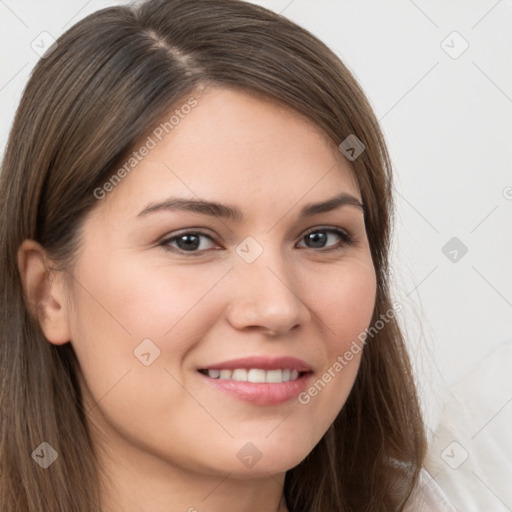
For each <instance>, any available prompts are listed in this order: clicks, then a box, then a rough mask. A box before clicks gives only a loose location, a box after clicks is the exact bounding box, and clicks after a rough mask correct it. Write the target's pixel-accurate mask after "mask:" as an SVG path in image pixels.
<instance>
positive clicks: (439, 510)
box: [404, 469, 457, 512]
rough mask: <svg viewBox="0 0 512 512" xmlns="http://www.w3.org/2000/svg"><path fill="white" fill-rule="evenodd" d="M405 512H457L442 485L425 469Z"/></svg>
mask: <svg viewBox="0 0 512 512" xmlns="http://www.w3.org/2000/svg"><path fill="white" fill-rule="evenodd" d="M404 512H457V510H456V509H455V507H454V506H453V505H452V504H451V503H450V501H449V500H448V498H447V497H446V494H445V493H444V492H443V490H442V489H441V487H439V485H438V484H437V482H436V481H435V480H434V479H433V478H432V476H431V475H430V473H428V472H427V471H426V470H425V469H422V470H421V473H420V479H419V482H418V486H417V488H416V491H415V492H414V493H413V497H411V498H410V502H409V503H408V504H407V506H406V507H405V511H404Z"/></svg>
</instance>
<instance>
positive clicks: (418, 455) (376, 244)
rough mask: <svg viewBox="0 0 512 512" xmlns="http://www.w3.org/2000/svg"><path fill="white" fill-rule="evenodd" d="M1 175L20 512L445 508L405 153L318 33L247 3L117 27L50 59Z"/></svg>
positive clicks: (84, 24)
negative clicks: (409, 299) (394, 239)
mask: <svg viewBox="0 0 512 512" xmlns="http://www.w3.org/2000/svg"><path fill="white" fill-rule="evenodd" d="M0 179H1V183H0V185H1V188H0V190H1V192H0V194H1V196H0V197H1V216H2V230H3V232H2V238H1V240H2V242H1V251H2V253H1V254H2V261H3V265H2V270H1V289H2V299H1V300H2V307H1V313H0V314H1V322H0V325H1V338H0V346H1V350H2V357H1V379H2V388H1V389H2V393H1V409H2V424H1V435H0V449H1V452H2V454H3V457H2V462H1V468H2V469H1V475H2V476H1V485H0V488H1V491H0V493H1V501H2V510H3V511H5V512H14V511H24V512H27V511H28V512H35V511H39V510H41V509H45V510H52V511H57V510H66V511H81V512H85V511H98V510H101V511H103V512H113V511H121V510H122V511H142V510H144V511H145V510H148V511H152V512H161V511H162V512H163V511H166V512H169V511H172V512H174V511H186V510H188V511H194V510H198V511H201V510H208V511H217V510H222V511H235V510H236V511H242V510H243V511H256V510H258V511H275V510H278V511H280V512H282V511H290V512H292V511H293V512H298V511H308V512H320V511H326V510H329V511H340V512H341V511H362V510H371V511H395V510H420V508H419V503H420V501H421V500H422V499H423V500H425V499H426V500H428V499H430V497H429V496H433V495H432V494H431V493H430V492H426V489H429V488H431V486H428V487H425V484H424V482H423V481H422V480H420V479H421V478H425V477H426V475H425V473H423V472H422V463H423V460H424V457H425V452H426V441H425V434H424V426H423V423H422V419H421V414H420V408H419V405H418V399H417V396H416V391H415V387H414V379H413V376H412V373H411V367H410V364H409V359H408V356H407V352H406V350H405V346H404V340H403V338H402V335H401V333H400V330H399V327H398V324H397V322H396V319H395V315H396V312H397V311H399V310H400V307H401V306H400V304H397V303H393V301H392V299H391V297H390V292H389V288H388V280H387V276H388V274H387V273H388V248H389V243H390V238H389V237H390V216H391V211H392V197H391V169H390V164H389V158H388V154H387V150H386V147H385V143H384V140H383V136H382V134H381V131H380V129H379V126H378V124H377V121H376V119H375V117H374V115H373V113H372V111H371V108H370V106H369V104H368V102H367V100H366V99H365V96H364V94H363V93H362V91H361V89H360V87H359V86H358V84H357V83H356V81H355V79H354V78H353V77H352V76H351V74H350V73H349V72H348V70H347V69H346V68H345V67H344V65H343V64H342V63H341V62H340V61H339V59H338V58H337V57H336V56H335V55H334V54H333V53H332V52H331V51H330V50H329V49H328V48H327V47H326V46H325V45H324V44H322V43H321V42H320V41H318V40H317V39H316V38H315V37H313V36H312V35H311V34H310V33H308V32H307V31H305V30H304V29H301V28H299V27H298V26H296V25H295V24H293V23H292V22H290V21H289V20H287V19H286V18H284V17H281V16H279V15H276V14H274V13H272V12H270V11H268V10H265V9H263V8H260V7H257V6H254V5H251V4H248V3H244V2H241V1H238V0H190V1H189V0H186V1H183V0H182V1H177V0H150V1H148V2H146V3H143V4H142V5H141V6H139V7H133V6H130V7H128V6H126V7H112V8H108V9H104V10H102V11H99V12H97V13H95V14H93V15H91V16H89V17H87V18H86V19H84V20H82V21H80V22H79V23H77V24H76V25H75V26H74V27H72V28H71V29H70V30H69V31H68V32H66V33H65V34H64V35H63V36H62V37H61V38H59V40H58V44H57V45H56V46H55V47H54V48H51V50H49V51H48V52H47V54H46V55H45V56H44V58H43V59H42V60H41V61H40V62H39V63H38V65H37V66H36V68H35V70H34V72H33V75H32V77H31V79H30V81H29V83H28V85H27V88H26V90H25V92H24V96H23V98H22V101H21V104H20V107H19V109H18V112H17V114H16V119H15V122H14V125H13V128H12V131H11V134H10V138H9V142H8V147H7V151H6V154H5V158H4V161H3V165H2V173H1V177H0ZM422 496H423V498H422ZM432 510H434V509H432ZM435 510H445V509H443V508H441V506H440V505H438V508H436V509H435Z"/></svg>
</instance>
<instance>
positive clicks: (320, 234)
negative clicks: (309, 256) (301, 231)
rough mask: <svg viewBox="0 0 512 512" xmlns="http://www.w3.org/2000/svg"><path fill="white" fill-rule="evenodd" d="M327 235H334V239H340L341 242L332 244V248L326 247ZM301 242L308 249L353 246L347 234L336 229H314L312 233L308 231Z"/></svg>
mask: <svg viewBox="0 0 512 512" xmlns="http://www.w3.org/2000/svg"><path fill="white" fill-rule="evenodd" d="M329 235H335V238H336V237H338V238H339V239H341V242H338V244H334V247H331V245H332V244H330V245H327V243H328V241H329ZM303 240H305V241H306V243H307V244H309V245H308V246H307V247H308V248H309V249H325V247H331V249H338V248H342V247H344V246H346V245H351V244H353V240H352V237H351V236H350V235H349V234H348V233H347V232H345V231H343V230H341V229H337V228H316V229H315V230H314V231H310V232H309V233H307V234H306V235H304V237H303ZM329 250H330V249H329Z"/></svg>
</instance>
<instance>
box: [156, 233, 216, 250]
mask: <svg viewBox="0 0 512 512" xmlns="http://www.w3.org/2000/svg"><path fill="white" fill-rule="evenodd" d="M201 238H204V239H207V240H209V241H210V242H213V239H212V237H211V236H209V235H207V234H206V233H201V232H200V231H186V232H183V233H180V234H178V235H174V236H172V237H170V238H166V239H165V240H162V241H161V242H160V244H159V245H161V246H162V247H163V248H164V249H166V250H169V251H174V252H182V253H183V252H188V253H192V254H194V253H196V254H200V253H201V252H202V251H205V250H207V249H208V247H204V245H205V244H204V243H201ZM173 243H175V244H176V245H177V247H175V246H173V245H172V244H173ZM206 245H208V244H206Z"/></svg>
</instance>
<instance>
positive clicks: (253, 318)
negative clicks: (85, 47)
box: [19, 88, 376, 512]
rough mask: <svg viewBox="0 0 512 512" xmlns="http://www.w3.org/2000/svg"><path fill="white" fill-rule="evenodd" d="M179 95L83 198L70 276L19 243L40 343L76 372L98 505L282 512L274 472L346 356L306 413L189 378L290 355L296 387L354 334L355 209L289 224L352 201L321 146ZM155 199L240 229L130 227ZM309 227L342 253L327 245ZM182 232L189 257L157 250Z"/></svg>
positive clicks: (270, 119)
mask: <svg viewBox="0 0 512 512" xmlns="http://www.w3.org/2000/svg"><path fill="white" fill-rule="evenodd" d="M195 97H196V98H197V99H198V105H197V106H196V107H195V108H194V109H192V111H191V112H190V113H189V114H188V115H187V116H186V117H185V118H184V119H182V120H180V123H179V125H178V126H176V127H175V128H174V130H173V131H172V132H171V133H170V135H168V136H166V137H165V138H164V139H163V140H162V141H161V142H159V144H158V145H157V147H156V148H154V149H153V150H151V151H150V153H149V154H148V155H147V156H146V157H145V158H144V159H143V160H142V161H141V162H140V163H139V164H138V165H137V167H136V168H135V169H134V170H132V171H131V173H130V174H128V175H127V176H126V177H125V178H124V179H123V180H122V182H121V183H120V184H118V185H117V186H116V187H115V188H114V189H113V190H112V191H111V192H109V193H108V194H107V195H106V197H105V198H104V199H101V200H99V201H98V205H97V207H96V208H95V210H94V211H93V212H92V213H91V214H90V215H89V216H88V218H87V219H86V222H85V224H84V229H83V242H82V245H81V248H80V251H79V254H78V257H77V260H76V263H75V265H74V266H73V268H72V279H69V278H68V279H66V278H65V277H66V275H65V273H64V272H53V273H52V272H50V271H49V270H48V266H47V264H48V261H47V259H46V256H45V253H44V250H43V248H41V247H40V246H39V245H38V244H37V243H36V242H33V241H30V240H27V241H25V242H24V243H23V245H22V246H21V248H20V251H19V265H20V271H21V274H22V278H23V281H24V284H25V286H26V288H27V290H28V293H29V296H30V297H31V300H32V301H34V302H39V303H40V304H42V306H43V309H44V315H45V316H44V319H42V320H41V321H42V328H43V331H44V333H45V336H46V338H47V339H48V341H49V342H50V343H54V344H63V343H66V342H69V341H70V342H71V343H72V346H73V348H74V350H75V351H76V353H77V356H78V360H79V362H80V367H81V371H82V374H81V375H80V379H81V386H82V390H83V394H84V402H85V405H86V408H87V410H88V414H87V421H88V422H89V425H90V427H91V429H92V430H91V432H92V438H93V443H94V448H95V450H96V451H97V453H98V456H99V458H100V462H101V467H102V469H103V470H104V471H105V474H106V475H107V474H108V479H107V478H105V481H104V485H103V500H104V511H105V512H107V511H114V510H115V511H118V510H123V511H128V512H132V511H133V512H135V511H137V512H139V511H151V512H164V511H165V512H185V511H189V512H192V511H193V510H197V511H199V512H201V511H203V510H207V511H208V512H220V511H222V512H235V511H236V512H256V511H258V512H261V511H263V510H264V511H268V512H274V511H276V510H280V511H286V510H287V509H286V505H285V503H284V500H282V501H281V503H280V498H281V496H282V490H283V485H284V477H285V472H286V471H287V470H288V469H290V468H292V467H294V466H296V465H297V464H298V463H299V462H300V461H302V460H303V459H304V458H305V457H306V456H307V454H308V453H309V452H310V451H311V450H312V449H313V447H314V446H315V445H316V444H317V442H318V441H319V440H320V439H321V437H322V436H323V434H324V433H325V431H326V430H327V429H328V427H329V426H330V425H331V423H332V422H333V421H334V419H335V417H336V415H337V414H338V412H339V411H340V410H341V408H342V407H343V404H344V403H345V401H346V399H347V396H348V394H349V392H350V390H351V388H352V385H353V383H354V380H355V377H356V375H357V371H358V368H359V362H360V357H361V354H360V353H359V354H356V355H355V356H354V358H353V359H352V361H351V362H350V364H348V365H347V366H346V367H344V368H343V370H342V371H341V372H339V373H338V374H337V375H336V377H334V378H332V380H331V381H330V382H329V383H328V384H327V385H326V386H325V388H324V389H323V390H322V391H321V392H319V393H318V394H317V395H316V396H315V397H314V398H311V400H310V402H309V403H308V404H306V405H303V404H301V403H299V401H298V400H297V399H296V398H295V399H292V400H290V401H288V402H286V403H284V404H280V405H272V406H261V405H254V404H251V403H247V402H244V401H241V400H239V399H238V398H236V397H233V396H231V395H227V394H225V393H222V392H220V391H218V390H216V389H214V388H213V387H212V386H210V385H209V383H208V382H206V381H205V379H203V378H202V377H201V376H200V375H198V373H197V368H199V367H206V366H208V365H209V364H212V363H216V362H220V361H225V360H230V359H234V358H238V357H245V356H253V355H269V356H281V355H291V356H295V357H298V358H300V359H303V360H305V361H307V362H308V363H309V364H310V365H311V367H312V368H313V372H314V375H313V378H312V381H311V382H314V381H315V380H316V379H317V378H319V377H320V376H321V375H322V374H323V373H324V372H325V371H327V369H328V368H329V367H331V366H332V365H333V364H334V362H335V361H336V359H337V357H338V356H339V355H342V354H344V353H345V351H346V350H348V348H349V347H350V344H351V342H352V341H353V340H354V339H355V338H356V337H357V335H358V334H359V333H361V332H362V331H364V329H365V328H366V327H368V326H369V323H370V321H371V316H372V312H373V308H374V304H375V296H376V277H375V269H374V266H373V263H372V258H371V254H370V250H369V245H368V239H367V235H366V231H365V226H364V217H363V212H362V210H361V209H360V208H358V207H355V206H342V207H340V208H337V209H335V210H332V211H330V212H325V213H320V214H317V215H315V216H312V217H309V218H305V219H303V220H299V219H298V212H299V210H300V209H301V208H302V207H303V206H304V205H305V204H308V203H312V202H320V201H324V200H326V199H329V198H331V197H333V196H334V195H336V194H337V193H339V192H345V193H348V194H351V195H353V196H354V197H356V198H358V199H359V200H361V195H360V192H359V188H358V186H357V182H356V181H355V179H354V177H353V175H352V171H351V167H350V163H349V162H348V161H347V160H346V159H345V158H344V157H343V156H342V155H341V153H340V152H339V150H338V149H337V147H336V146H335V144H334V143H333V142H332V141H331V140H330V139H329V138H328V137H327V136H326V135H325V134H324V133H323V132H322V131H321V130H320V129H319V128H318V127H317V126H316V125H314V124H313V123H312V122H311V121H309V120H308V119H306V118H305V117H303V116H301V115H299V114H298V113H296V112H294V111H292V110H290V109H289V108H287V107H285V106H283V105H280V104H279V103H276V102H275V101H273V100H272V101H271V100H269V99H265V98H264V97H260V96H255V95H253V94H249V93H246V92H243V91H241V90H236V89H228V88H209V89H207V91H206V92H205V93H203V94H197V95H195ZM168 118H169V116H166V117H165V119H168ZM170 196H179V197H183V198H191V199H197V198H198V197H200V198H202V199H207V200H213V201H217V202H221V203H228V204H232V205H234V206H238V207H239V208H240V209H241V210H242V211H243V213H244V216H245V220H243V221H241V222H236V221H233V220H229V219H221V218H216V217H211V216H207V215H204V214H200V213H190V212H182V211H159V212H154V213H151V214H148V215H143V216H140V217H138V214H139V213H140V212H141V211H142V210H143V209H144V208H146V207H147V206H148V205H150V204H153V203H156V202H159V201H162V200H164V199H166V198H168V197H170ZM325 226H327V227H332V228H339V229H342V230H345V231H348V232H349V233H350V234H351V235H352V237H353V239H354V240H355V241H356V243H355V244H354V245H347V244H345V245H344V244H343V240H342V239H341V238H340V237H339V236H338V235H337V234H335V233H330V232H326V231H325V229H324V230H322V228H325ZM317 227H318V229H315V232H320V233H324V234H326V235H328V237H327V239H326V240H325V241H324V242H323V247H322V244H321V243H320V244H319V245H317V246H315V245H314V244H312V243H311V242H310V241H309V242H308V239H307V238H306V237H305V235H306V234H307V232H309V231H311V228H317ZM185 228H194V230H200V231H202V232H204V233H206V234H207V235H209V236H211V238H212V239H211V240H210V239H209V238H208V237H201V238H200V240H201V245H200V247H199V248H198V249H192V251H194V250H195V252H196V253H199V256H194V255H192V254H191V252H186V249H187V246H186V244H184V243H183V239H181V242H180V239H179V238H178V239H175V240H174V242H172V243H171V242H169V243H168V246H171V247H172V248H174V249H175V250H176V251H179V249H180V248H182V253H181V254H179V253H178V252H172V251H170V250H166V249H165V248H164V247H163V246H162V245H160V243H161V242H162V241H163V240H165V239H169V238H170V236H171V235H174V234H178V232H179V231H182V232H183V230H184V229H185ZM181 234H182V233H181ZM247 237H253V238H254V239H255V240H256V241H257V242H258V244H259V245H260V246H261V247H262V249H263V252H262V254H261V255H259V257H258V258H257V259H256V260H255V261H254V262H252V263H247V262H246V261H245V260H244V259H243V258H241V257H240V256H239V254H238V253H237V252H236V248H237V247H238V246H239V245H240V244H241V243H242V242H243V241H244V240H245V239H246V238H247ZM335 247H339V248H338V249H334V248H335ZM251 250H254V249H251ZM272 332H273V333H274V335H272V336H271V335H270V334H271V333H272ZM148 338H149V339H150V340H152V343H154V344H155V345H156V346H157V347H158V349H159V350H160V355H159V357H158V358H156V359H155V360H154V361H153V362H152V363H151V364H150V365H149V366H145V365H144V364H142V363H141V362H140V360H139V359H137V358H136V357H135V356H134V350H135V349H136V348H137V347H138V346H139V345H140V343H141V342H142V340H144V339H148ZM248 442H251V443H253V444H254V445H255V446H256V447H257V449H258V450H259V452H261V458H260V460H259V461H258V462H257V463H256V464H255V465H253V466H252V467H246V466H245V465H244V464H243V463H242V462H241V461H240V459H239V458H238V457H237V453H238V451H239V450H240V449H241V448H242V447H243V446H244V445H246V443H248Z"/></svg>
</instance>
